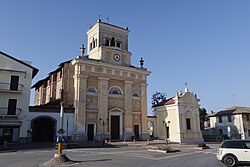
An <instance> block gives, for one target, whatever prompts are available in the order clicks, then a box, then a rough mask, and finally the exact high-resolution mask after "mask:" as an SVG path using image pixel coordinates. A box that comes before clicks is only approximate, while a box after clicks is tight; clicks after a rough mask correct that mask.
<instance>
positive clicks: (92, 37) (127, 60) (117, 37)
mask: <svg viewBox="0 0 250 167" xmlns="http://www.w3.org/2000/svg"><path fill="white" fill-rule="evenodd" d="M128 33H129V30H128V28H127V27H125V28H122V27H118V26H115V25H112V24H109V23H105V22H102V21H101V19H99V20H98V21H97V22H96V23H95V24H94V25H93V26H91V27H90V28H89V30H88V31H87V35H88V53H87V54H88V57H89V58H90V59H96V60H101V61H103V62H107V63H111V64H117V65H123V66H130V65H131V55H132V54H131V53H130V52H129V51H128Z"/></svg>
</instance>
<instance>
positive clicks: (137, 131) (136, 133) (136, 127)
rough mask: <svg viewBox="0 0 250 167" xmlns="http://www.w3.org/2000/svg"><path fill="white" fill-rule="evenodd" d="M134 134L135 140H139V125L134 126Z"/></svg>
mask: <svg viewBox="0 0 250 167" xmlns="http://www.w3.org/2000/svg"><path fill="white" fill-rule="evenodd" d="M134 133H135V137H136V139H139V125H134Z"/></svg>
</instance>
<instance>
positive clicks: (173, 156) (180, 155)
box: [155, 153, 194, 160]
mask: <svg viewBox="0 0 250 167" xmlns="http://www.w3.org/2000/svg"><path fill="white" fill-rule="evenodd" d="M192 154H194V153H185V154H177V155H172V156H166V157H161V158H155V160H161V159H169V158H175V157H182V156H186V155H192Z"/></svg>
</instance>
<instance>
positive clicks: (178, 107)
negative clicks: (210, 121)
mask: <svg viewBox="0 0 250 167" xmlns="http://www.w3.org/2000/svg"><path fill="white" fill-rule="evenodd" d="M199 101H200V100H199V99H198V98H197V95H196V94H193V93H191V92H189V90H188V88H186V89H185V92H184V93H182V92H177V93H176V95H175V96H174V97H171V98H169V99H166V100H164V101H162V102H161V103H159V104H158V105H157V106H155V110H156V124H157V125H156V126H155V127H157V128H156V129H157V130H156V136H158V137H159V138H160V139H165V140H166V141H167V142H177V143H201V142H203V138H202V132H201V129H200V118H199Z"/></svg>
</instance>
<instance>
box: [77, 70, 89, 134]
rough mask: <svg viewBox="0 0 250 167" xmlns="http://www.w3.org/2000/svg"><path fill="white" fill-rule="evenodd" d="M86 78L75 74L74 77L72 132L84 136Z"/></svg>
mask: <svg viewBox="0 0 250 167" xmlns="http://www.w3.org/2000/svg"><path fill="white" fill-rule="evenodd" d="M87 78H88V77H87V76H85V75H81V74H77V75H75V76H74V87H75V102H74V103H75V118H74V119H75V121H74V132H75V133H82V134H85V132H86V128H85V126H86V87H87ZM85 135H86V134H85Z"/></svg>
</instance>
